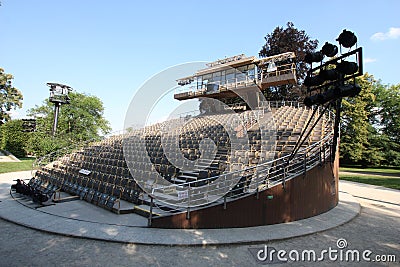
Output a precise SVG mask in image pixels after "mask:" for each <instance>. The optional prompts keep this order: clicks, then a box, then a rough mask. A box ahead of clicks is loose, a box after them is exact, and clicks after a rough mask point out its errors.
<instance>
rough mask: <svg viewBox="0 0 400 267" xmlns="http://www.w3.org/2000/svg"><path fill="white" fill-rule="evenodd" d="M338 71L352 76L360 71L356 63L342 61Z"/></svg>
mask: <svg viewBox="0 0 400 267" xmlns="http://www.w3.org/2000/svg"><path fill="white" fill-rule="evenodd" d="M336 69H337V71H339V72H340V73H343V74H345V75H351V74H354V73H356V72H357V71H358V65H357V63H355V62H349V61H342V62H340V63H338V64H337V66H336Z"/></svg>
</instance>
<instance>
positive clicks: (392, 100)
mask: <svg viewBox="0 0 400 267" xmlns="http://www.w3.org/2000/svg"><path fill="white" fill-rule="evenodd" d="M357 83H358V84H359V85H360V87H361V93H360V94H359V95H358V96H357V97H354V98H348V99H343V102H342V123H341V144H340V154H341V157H342V161H343V162H344V163H351V164H361V165H363V166H367V165H373V166H378V165H391V166H399V165H400V142H399V141H400V140H399V133H400V118H399V114H400V113H399V112H400V108H399V104H398V103H400V94H399V88H400V85H395V86H387V85H383V84H381V82H380V81H377V80H375V79H374V77H373V76H372V75H369V74H365V75H363V76H361V77H359V78H358V79H357Z"/></svg>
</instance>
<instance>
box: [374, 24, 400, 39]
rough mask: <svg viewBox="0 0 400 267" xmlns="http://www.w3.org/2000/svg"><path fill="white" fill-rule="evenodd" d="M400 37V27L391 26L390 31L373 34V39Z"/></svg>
mask: <svg viewBox="0 0 400 267" xmlns="http://www.w3.org/2000/svg"><path fill="white" fill-rule="evenodd" d="M399 37H400V28H394V27H390V28H389V31H388V32H377V33H374V34H373V35H372V36H371V39H372V40H375V41H383V40H387V39H397V38H399Z"/></svg>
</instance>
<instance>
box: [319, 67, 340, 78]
mask: <svg viewBox="0 0 400 267" xmlns="http://www.w3.org/2000/svg"><path fill="white" fill-rule="evenodd" d="M319 76H320V77H321V78H322V79H324V80H325V81H334V80H337V79H339V78H340V75H339V73H338V72H337V70H336V69H330V70H321V71H320V72H319Z"/></svg>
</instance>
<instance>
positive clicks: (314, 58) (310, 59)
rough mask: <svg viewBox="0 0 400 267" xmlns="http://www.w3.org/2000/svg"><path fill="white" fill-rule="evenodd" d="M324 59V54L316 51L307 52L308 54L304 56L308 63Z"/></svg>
mask: <svg viewBox="0 0 400 267" xmlns="http://www.w3.org/2000/svg"><path fill="white" fill-rule="evenodd" d="M323 59H324V54H322V53H321V52H314V53H311V52H309V53H307V54H306V56H305V57H304V61H305V62H306V63H309V64H311V63H313V62H321V61H322V60H323Z"/></svg>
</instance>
